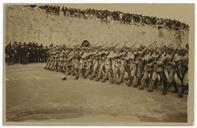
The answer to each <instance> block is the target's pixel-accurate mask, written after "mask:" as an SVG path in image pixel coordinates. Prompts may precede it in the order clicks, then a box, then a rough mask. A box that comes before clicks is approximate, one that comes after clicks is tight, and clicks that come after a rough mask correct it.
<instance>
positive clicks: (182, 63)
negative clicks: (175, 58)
mask: <svg viewBox="0 0 197 128" xmlns="http://www.w3.org/2000/svg"><path fill="white" fill-rule="evenodd" d="M178 54H179V56H180V60H179V63H178V68H177V75H178V77H179V79H180V80H181V90H180V91H179V97H183V94H184V92H185V90H187V89H188V62H189V59H188V58H189V57H188V51H187V49H183V48H182V49H180V50H179V51H178Z"/></svg>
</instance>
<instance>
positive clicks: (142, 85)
mask: <svg viewBox="0 0 197 128" xmlns="http://www.w3.org/2000/svg"><path fill="white" fill-rule="evenodd" d="M146 84H147V79H142V80H141V84H140V85H139V89H140V90H143V89H144V87H145V86H146Z"/></svg>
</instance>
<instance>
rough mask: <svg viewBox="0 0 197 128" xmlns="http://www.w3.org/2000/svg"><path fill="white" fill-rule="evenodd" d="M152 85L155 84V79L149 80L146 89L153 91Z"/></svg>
mask: <svg viewBox="0 0 197 128" xmlns="http://www.w3.org/2000/svg"><path fill="white" fill-rule="evenodd" d="M154 85H155V80H151V81H150V84H149V87H148V89H147V91H148V92H153V88H154Z"/></svg>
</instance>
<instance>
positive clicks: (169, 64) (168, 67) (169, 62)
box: [164, 48, 178, 94]
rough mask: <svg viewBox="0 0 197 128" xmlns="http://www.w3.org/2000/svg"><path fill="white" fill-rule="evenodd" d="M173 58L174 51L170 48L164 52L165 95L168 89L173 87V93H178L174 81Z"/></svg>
mask: <svg viewBox="0 0 197 128" xmlns="http://www.w3.org/2000/svg"><path fill="white" fill-rule="evenodd" d="M173 57H174V50H173V49H172V48H169V49H168V50H167V52H166V59H165V62H164V63H165V70H164V72H165V75H166V77H167V85H164V86H165V87H164V88H165V89H166V90H165V93H164V94H166V93H167V91H168V88H169V87H171V86H173V87H174V89H175V90H174V92H178V88H177V85H176V83H175V80H174V76H175V64H174V62H173Z"/></svg>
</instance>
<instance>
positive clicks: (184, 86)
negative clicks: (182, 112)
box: [178, 84, 187, 98]
mask: <svg viewBox="0 0 197 128" xmlns="http://www.w3.org/2000/svg"><path fill="white" fill-rule="evenodd" d="M186 89H187V86H186V85H183V84H182V85H181V89H180V92H179V95H178V97H180V98H182V97H183V95H184V92H185V90H186Z"/></svg>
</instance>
